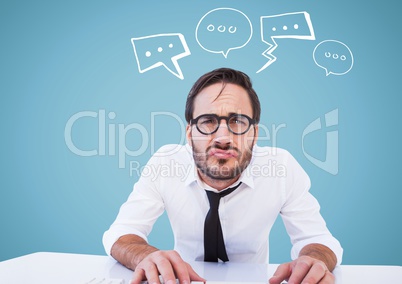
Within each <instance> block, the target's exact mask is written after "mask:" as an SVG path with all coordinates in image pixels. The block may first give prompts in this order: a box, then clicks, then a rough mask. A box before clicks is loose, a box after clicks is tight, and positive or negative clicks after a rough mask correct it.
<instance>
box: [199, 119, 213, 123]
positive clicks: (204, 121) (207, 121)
mask: <svg viewBox="0 0 402 284" xmlns="http://www.w3.org/2000/svg"><path fill="white" fill-rule="evenodd" d="M213 123H215V119H213V118H204V119H202V120H201V124H213Z"/></svg>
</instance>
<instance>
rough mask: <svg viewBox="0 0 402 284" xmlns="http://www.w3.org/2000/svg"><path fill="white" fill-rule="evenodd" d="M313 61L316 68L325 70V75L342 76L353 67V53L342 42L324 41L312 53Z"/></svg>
mask: <svg viewBox="0 0 402 284" xmlns="http://www.w3.org/2000/svg"><path fill="white" fill-rule="evenodd" d="M313 59H314V62H315V64H317V66H318V67H320V68H322V69H324V70H325V75H326V76H329V75H331V74H333V75H344V74H346V73H348V72H349V71H350V70H351V69H352V67H353V62H354V59H353V53H352V51H351V50H350V48H349V47H348V46H347V45H346V44H344V43H343V42H340V41H337V40H324V41H322V42H320V43H319V44H318V45H317V46H316V47H315V48H314V51H313Z"/></svg>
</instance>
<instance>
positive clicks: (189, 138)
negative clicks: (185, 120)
mask: <svg viewBox="0 0 402 284" xmlns="http://www.w3.org/2000/svg"><path fill="white" fill-rule="evenodd" d="M186 138H187V143H188V145H190V147H193V145H192V143H191V125H190V124H187V126H186Z"/></svg>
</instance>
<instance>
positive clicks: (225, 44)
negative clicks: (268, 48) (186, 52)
mask: <svg viewBox="0 0 402 284" xmlns="http://www.w3.org/2000/svg"><path fill="white" fill-rule="evenodd" d="M252 35H253V26H252V24H251V21H250V19H249V18H248V17H247V16H246V14H244V13H243V12H241V11H239V10H236V9H233V8H217V9H214V10H211V11H209V12H208V13H206V14H205V15H204V16H203V17H202V18H201V19H200V21H199V22H198V24H197V27H196V30H195V38H196V40H197V42H198V44H199V45H200V46H201V48H202V49H204V50H205V51H208V52H211V53H221V54H222V55H223V56H224V57H225V58H227V56H228V54H229V52H230V51H231V50H234V49H240V48H242V47H244V46H246V45H247V44H248V42H249V41H250V39H251V37H252Z"/></svg>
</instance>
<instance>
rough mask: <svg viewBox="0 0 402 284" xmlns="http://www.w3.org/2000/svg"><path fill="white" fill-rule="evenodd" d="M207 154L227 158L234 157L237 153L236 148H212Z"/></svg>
mask: <svg viewBox="0 0 402 284" xmlns="http://www.w3.org/2000/svg"><path fill="white" fill-rule="evenodd" d="M209 156H211V157H215V158H218V159H229V158H236V157H237V156H238V153H237V151H236V150H233V149H229V150H223V149H218V148H212V149H211V150H210V151H209Z"/></svg>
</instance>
